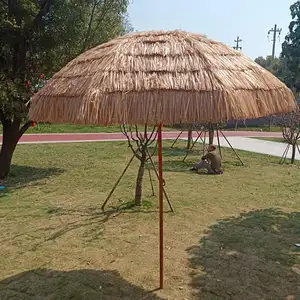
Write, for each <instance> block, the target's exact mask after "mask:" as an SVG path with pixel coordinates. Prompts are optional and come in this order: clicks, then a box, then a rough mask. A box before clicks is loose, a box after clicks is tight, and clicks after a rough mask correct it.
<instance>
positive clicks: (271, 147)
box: [200, 136, 300, 160]
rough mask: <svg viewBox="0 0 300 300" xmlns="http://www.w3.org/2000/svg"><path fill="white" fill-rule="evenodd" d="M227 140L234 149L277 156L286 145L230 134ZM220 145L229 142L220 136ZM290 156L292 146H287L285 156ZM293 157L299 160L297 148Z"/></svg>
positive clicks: (299, 155) (299, 154)
mask: <svg viewBox="0 0 300 300" xmlns="http://www.w3.org/2000/svg"><path fill="white" fill-rule="evenodd" d="M228 140H229V142H230V144H231V145H232V147H233V148H234V149H236V150H245V151H250V152H256V153H260V154H268V155H272V156H277V157H281V156H282V154H283V153H284V152H285V149H286V147H287V145H286V144H284V143H278V142H270V141H264V140H259V139H251V138H249V137H241V136H231V137H228ZM206 142H208V139H206ZM217 143H218V141H217V139H216V138H215V139H214V144H215V145H216V144H217ZM220 145H221V146H222V147H227V148H228V147H229V144H228V143H227V141H226V140H225V139H224V138H220ZM200 147H201V146H200ZM200 149H201V148H200ZM299 150H300V147H299ZM291 156H292V147H289V151H288V155H287V158H291ZM295 158H296V159H297V160H300V153H299V151H298V150H297V152H296V157H295Z"/></svg>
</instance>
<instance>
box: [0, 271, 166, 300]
mask: <svg viewBox="0 0 300 300" xmlns="http://www.w3.org/2000/svg"><path fill="white" fill-rule="evenodd" d="M153 292H154V291H146V290H144V289H143V288H141V287H138V286H136V285H133V284H131V283H129V282H128V281H126V280H124V279H123V278H122V277H121V276H120V275H119V273H118V272H116V271H106V270H73V271H69V272H65V271H56V270H47V269H35V270H31V271H28V272H24V273H20V274H17V275H15V276H12V277H9V278H7V279H5V280H2V281H1V282H0V299H1V300H9V299H15V300H33V299H36V300H37V299H48V300H58V299H74V300H83V299H86V300H100V299H101V300H120V299H123V300H133V299H147V300H149V299H152V300H162V298H160V297H158V296H157V295H155V294H154V293H153Z"/></svg>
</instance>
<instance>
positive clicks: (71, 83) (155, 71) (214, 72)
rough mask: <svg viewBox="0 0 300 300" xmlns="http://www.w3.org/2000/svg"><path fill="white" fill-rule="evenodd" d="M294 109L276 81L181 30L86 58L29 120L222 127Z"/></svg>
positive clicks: (130, 39)
mask: <svg viewBox="0 0 300 300" xmlns="http://www.w3.org/2000/svg"><path fill="white" fill-rule="evenodd" d="M293 108H294V96H293V94H292V92H291V91H290V90H289V89H287V87H286V86H285V85H284V84H283V83H282V82H281V81H279V80H278V79H277V78H276V77H275V76H273V75H272V74H271V73H269V72H268V71H266V70H265V69H264V68H262V67H260V66H259V65H258V64H256V63H255V62H253V61H252V60H250V59H249V58H247V57H246V56H244V55H243V54H242V53H240V52H238V51H235V50H233V49H231V48H230V47H228V46H226V45H224V44H222V43H218V42H215V41H213V40H210V39H208V38H206V37H204V36H201V35H197V34H192V33H187V32H183V31H170V32H160V31H158V32H144V33H134V34H130V35H126V36H123V37H120V38H117V39H115V40H112V41H110V42H108V43H106V44H102V45H100V46H98V47H95V48H93V49H91V50H89V51H86V52H85V53H83V54H81V55H80V56H78V57H77V58H75V59H74V60H72V61H71V62H70V63H68V64H67V65H66V66H65V67H64V68H63V69H62V70H61V71H59V72H58V73H56V74H55V75H54V76H53V78H52V80H50V82H49V83H48V84H47V85H46V87H45V88H43V89H41V90H40V91H39V92H38V93H37V94H36V95H35V96H34V98H33V105H32V109H31V115H32V116H34V117H35V118H36V119H37V120H43V121H46V122H72V123H79V124H88V123H94V124H111V123H115V124H120V123H122V122H125V123H133V124H139V123H141V124H144V123H145V122H147V124H158V123H163V124H173V123H179V122H182V123H193V122H199V121H201V122H203V123H216V122H220V121H222V122H226V121H228V120H236V119H246V118H247V119H249V118H258V117H263V116H266V115H272V114H276V113H278V112H288V111H290V110H292V109H293Z"/></svg>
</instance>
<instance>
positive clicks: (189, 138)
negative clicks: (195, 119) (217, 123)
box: [186, 127, 193, 149]
mask: <svg viewBox="0 0 300 300" xmlns="http://www.w3.org/2000/svg"><path fill="white" fill-rule="evenodd" d="M192 139H193V129H192V128H191V127H189V129H188V140H187V145H186V149H190V148H191V146H192Z"/></svg>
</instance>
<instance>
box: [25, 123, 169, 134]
mask: <svg viewBox="0 0 300 300" xmlns="http://www.w3.org/2000/svg"><path fill="white" fill-rule="evenodd" d="M140 128H141V129H142V130H143V129H144V127H143V126H140ZM151 130H152V127H151V126H149V131H151ZM167 130H174V129H171V128H169V127H164V131H167ZM99 132H101V133H102V132H107V133H112V132H120V126H96V125H72V124H46V123H40V124H38V125H37V126H36V127H30V128H29V130H28V131H27V132H26V133H99Z"/></svg>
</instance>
